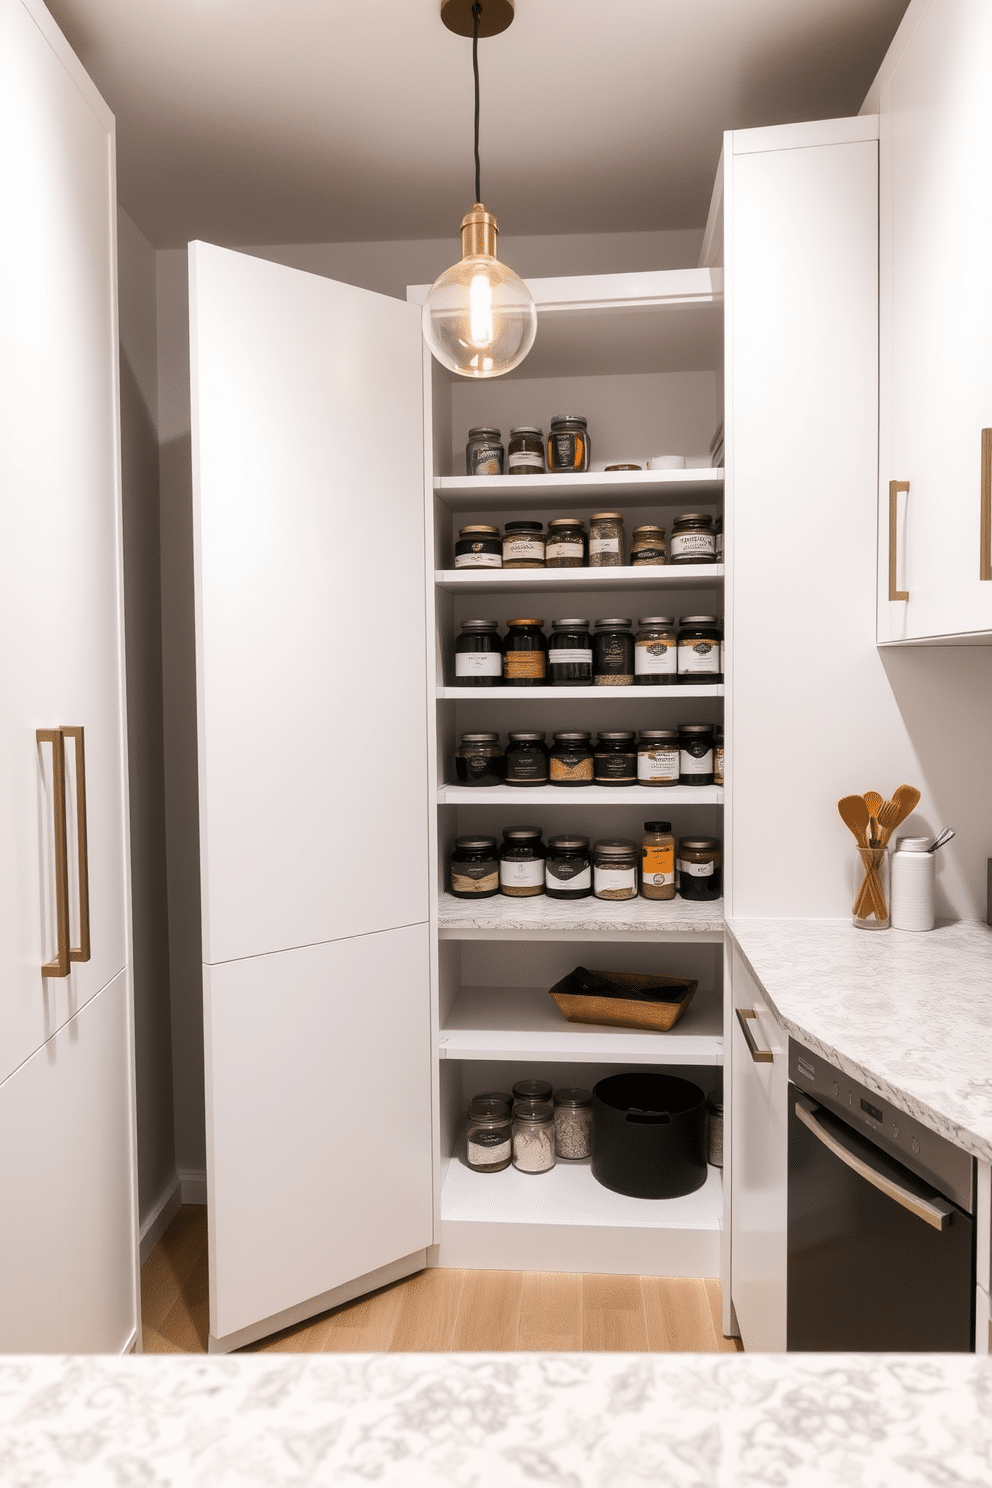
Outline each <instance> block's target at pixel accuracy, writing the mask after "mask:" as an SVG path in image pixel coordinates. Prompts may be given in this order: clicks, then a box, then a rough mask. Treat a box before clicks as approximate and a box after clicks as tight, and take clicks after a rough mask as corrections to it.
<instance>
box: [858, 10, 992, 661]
mask: <svg viewBox="0 0 992 1488" xmlns="http://www.w3.org/2000/svg"><path fill="white" fill-rule="evenodd" d="M917 13H918V15H919V21H918V24H917V26H916V29H915V30H914V31H913V32H912V34H911V35H910V36H909V39H908V41H907V43H906V45H905V47H904V48H903V50H902V51H901V53H900V54H899V55H898V56H897V57H896V58H895V60H894V64H893V65H892V70H891V72H890V73H889V75H888V77H887V79H886V80H885V81H884V82H883V85H882V87H881V90H880V104H881V114H880V125H881V134H880V168H881V216H880V229H881V274H880V291H881V305H880V314H881V368H880V370H881V381H882V405H881V461H880V508H881V509H880V514H879V515H880V532H879V548H880V552H881V557H882V563H881V572H880V574H879V640H882V641H885V640H902V639H911V638H918V637H925V636H937V637H940V636H951V635H960V634H967V633H970V632H976V631H984V632H992V579H986V580H984V581H983V580H982V579H981V577H980V571H981V570H980V556H981V550H980V539H981V526H980V512H981V487H982V430H983V429H988V428H992V357H990V355H989V346H990V344H992V260H990V257H989V243H990V242H992V190H990V189H989V182H990V181H992V85H990V76H992V5H989V3H988V0H934V3H931V4H930V5H929V6H920V7H918V10H917ZM897 44H898V38H897ZM890 481H899V482H906V481H908V482H909V492H908V494H907V495H903V494H902V493H898V492H897V493H895V494H896V502H897V516H896V526H897V534H896V558H897V563H896V583H895V588H896V589H897V590H898V591H901V592H908V594H909V599H908V600H897V601H892V600H890V599H889V571H888V565H889V559H890V545H889V512H888V507H889V482H890ZM988 544H989V537H988V534H986V538H985V557H986V560H987V559H988V557H989V554H988Z"/></svg>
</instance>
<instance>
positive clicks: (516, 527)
mask: <svg viewBox="0 0 992 1488" xmlns="http://www.w3.org/2000/svg"><path fill="white" fill-rule="evenodd" d="M505 530H506V531H507V532H543V531H544V523H543V522H507V524H506V529H505Z"/></svg>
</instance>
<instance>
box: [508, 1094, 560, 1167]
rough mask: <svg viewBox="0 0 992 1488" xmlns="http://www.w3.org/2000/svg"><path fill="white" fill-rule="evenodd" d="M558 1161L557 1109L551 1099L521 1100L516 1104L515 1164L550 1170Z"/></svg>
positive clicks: (514, 1119) (514, 1109) (514, 1122)
mask: <svg viewBox="0 0 992 1488" xmlns="http://www.w3.org/2000/svg"><path fill="white" fill-rule="evenodd" d="M554 1165H555V1112H554V1107H553V1106H552V1105H551V1103H550V1101H517V1102H516V1104H515V1105H514V1107H513V1166H514V1167H515V1168H519V1170H520V1172H521V1173H547V1172H548V1170H549V1169H550V1168H553V1167H554Z"/></svg>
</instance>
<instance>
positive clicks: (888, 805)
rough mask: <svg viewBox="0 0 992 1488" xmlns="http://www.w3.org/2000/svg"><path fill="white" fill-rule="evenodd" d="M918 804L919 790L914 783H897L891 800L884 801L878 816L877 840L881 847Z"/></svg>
mask: <svg viewBox="0 0 992 1488" xmlns="http://www.w3.org/2000/svg"><path fill="white" fill-rule="evenodd" d="M919 804H920V792H919V791H918V790H917V789H916V786H915V785H898V786H896V788H895V790H894V791H893V792H892V800H891V801H886V802H885V803H884V805H883V806H882V809H881V812H880V813H879V817H878V828H879V842H880V845H881V846H882V847H884V846H885V844H886V843H887V842H888V840H889V838H890V837H891V836H892V833H893V832H894V831H895V829H896V827H898V826H901V825H902V823H903V822H904V821H905V820H906V818H907V816H910V815H911V814H912V813H913V812H914V811H915V810H916V808H917V806H918V805H919Z"/></svg>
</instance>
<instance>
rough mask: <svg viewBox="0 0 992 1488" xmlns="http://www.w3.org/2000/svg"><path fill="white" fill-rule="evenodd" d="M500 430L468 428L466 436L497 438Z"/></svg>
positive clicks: (471, 437)
mask: <svg viewBox="0 0 992 1488" xmlns="http://www.w3.org/2000/svg"><path fill="white" fill-rule="evenodd" d="M500 432H501V431H500V430H499V429H481V428H480V429H469V431H468V437H469V439H498V438H499V437H500Z"/></svg>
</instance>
